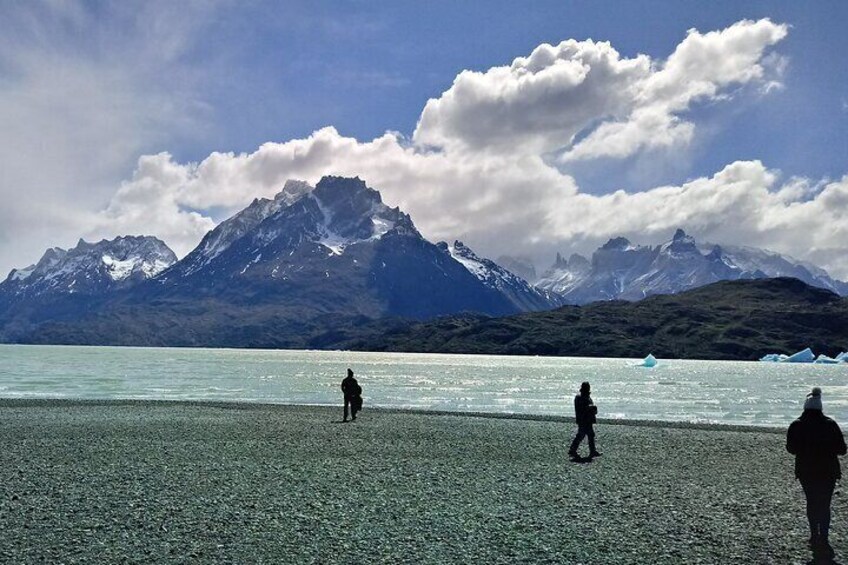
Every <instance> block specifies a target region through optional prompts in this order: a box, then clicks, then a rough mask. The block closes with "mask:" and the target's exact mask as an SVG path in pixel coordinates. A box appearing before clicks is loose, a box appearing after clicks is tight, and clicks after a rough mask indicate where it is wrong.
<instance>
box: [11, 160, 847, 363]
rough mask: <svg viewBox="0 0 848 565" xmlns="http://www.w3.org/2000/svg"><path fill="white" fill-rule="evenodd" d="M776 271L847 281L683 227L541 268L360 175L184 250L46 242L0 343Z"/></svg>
mask: <svg viewBox="0 0 848 565" xmlns="http://www.w3.org/2000/svg"><path fill="white" fill-rule="evenodd" d="M509 267H512V269H510V268H509ZM775 276H792V277H795V278H797V279H800V280H802V281H804V282H805V283H808V284H810V285H813V286H818V287H821V288H825V289H828V290H831V291H834V292H837V293H842V294H845V293H846V292H848V285H846V284H845V283H842V282H840V281H836V280H834V279H832V278H831V277H829V276H828V274H827V273H826V272H824V271H823V270H821V269H818V268H816V267H814V266H812V265H807V264H804V263H800V262H798V261H794V260H792V259H789V258H786V257H784V256H781V255H778V254H774V253H770V252H766V251H762V250H759V249H753V248H742V247H719V246H712V245H708V244H698V243H697V242H695V240H694V239H693V238H691V237H690V236H688V235H687V234H685V233H684V232H683V231H682V230H678V232H677V233H676V234H675V235H674V237H673V238H672V240H671V241H669V242H666V243H664V244H662V245H659V246H636V245H633V244H632V243H631V242H630V241H628V240H627V239H624V238H614V239H611V240H610V241H609V242H607V243H606V244H605V245H603V246H602V247H601V248H599V249H598V250H597V251H595V253H594V254H593V255H592V258H591V260H589V259H586V258H584V257H582V256H580V255H572V256H571V257H570V258H569V259H568V260H565V259H564V258H563V257H562V256H560V255H557V259H556V261H555V263H554V265H552V267H551V268H550V269H548V270H546V271H545V272H544V273H543V274H542V276H541V277H536V275H535V269H534V267H533V265H532V264H531V263H529V262H526V261H522V260H519V259H512V258H509V257H500V258H498V262H495V261H492V260H490V259H487V258H484V257H481V256H479V255H477V254H476V253H475V252H474V251H473V250H472V249H471V248H469V247H468V246H466V245H465V244H463V243H462V242H461V241H453V242H452V243H449V242H437V243H432V242H430V241H428V240H427V239H425V238H424V237H423V236H422V235H421V234H420V232H419V231H418V229H417V228H416V227H415V224H414V223H413V221H412V219H411V218H410V217H409V215H407V214H406V213H404V212H403V211H401V210H400V209H398V208H392V207H389V206H387V205H386V204H384V203H383V202H382V199H381V197H380V194H379V192H377V191H376V190H373V189H371V188H369V187H368V186H366V184H365V182H363V181H362V180H360V179H359V178H344V177H332V176H329V177H324V178H322V179H321V180H320V181H319V182H318V183H317V184H316V185H315V186H314V187H313V186H311V185H309V184H307V183H305V182H301V181H288V182H287V183H286V184H285V186H284V187H283V189H282V190H281V191H280V192H279V194H277V195H276V196H275V197H274V198H270V199H268V198H262V199H255V200H254V201H253V202H251V204H250V205H248V206H247V207H246V208H245V209H243V210H241V211H240V212H238V213H237V214H235V215H233V216H232V217H230V218H228V219H226V220H224V221H223V222H221V223H220V224H219V225H218V226H217V227H216V228H215V229H213V230H212V231H210V232H209V233H208V234H207V235H206V236H205V237H204V238H203V240H202V241H201V242H200V244H199V245H198V246H197V247H196V248H195V249H194V250H193V251H191V252H190V253H189V254H188V255H186V256H185V257H184V258H182V259H181V260H177V257H176V256H175V254H174V253H173V252H172V251H171V250H170V249H168V247H167V245H165V244H164V243H163V242H162V241H160V240H158V239H156V238H154V237H141V236H140V237H118V238H116V239H114V240H111V241H106V240H104V241H100V242H98V243H87V242H85V241H83V240H80V242H79V243H78V244H77V246H76V247H74V248H72V249H69V250H64V249H60V248H52V249H49V250H47V251H46V252H45V254H44V256H43V257H42V258H41V260H39V261H38V262H37V263H36V264H34V265H31V266H29V267H26V268H24V269H14V270H12V272H11V273H10V274H9V276H8V277H7V278H6V279H5V280H4V281H3V282H2V283H0V342H13V343H18V342H20V343H69V344H111V345H150V346H152V345H163V346H208V347H266V348H278V347H284V348H326V347H340V346H344V345H343V344H347V343H353V342H354V341H356V340H357V339H359V340H360V341H361V339H362V338H363V336H364V335H366V334H368V335H371V333H373V331H375V328H376V329H379V330H380V331H385V332H389V333H390V332H392V331H401V332H402V331H405V328H408V327H409V324H410V323H418V322H423V321H427V320H432V319H434V318H439V317H444V316H455V315H461V316H471V317H474V316H485V317H502V316H509V315H515V314H521V313H525V312H538V311H548V310H551V309H553V308H557V307H559V306H562V305H564V304H586V303H589V302H595V301H609V300H619V299H621V300H640V299H642V298H645V297H646V296H650V295H655V294H673V293H677V292H681V291H684V290H686V289H691V288H695V287H699V286H702V285H707V284H710V283H713V282H716V281H721V280H736V279H761V278H767V277H775ZM531 283H534V284H531ZM369 332H371V333H369ZM389 337H390V336H388V337H387V339H388V338H389Z"/></svg>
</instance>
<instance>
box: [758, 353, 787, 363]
mask: <svg viewBox="0 0 848 565" xmlns="http://www.w3.org/2000/svg"><path fill="white" fill-rule="evenodd" d="M787 358H788V356H787V355H784V354H783V353H769V354H768V355H763V356H762V357H760V361H763V362H765V363H780V362H781V361H783V360H784V359H787Z"/></svg>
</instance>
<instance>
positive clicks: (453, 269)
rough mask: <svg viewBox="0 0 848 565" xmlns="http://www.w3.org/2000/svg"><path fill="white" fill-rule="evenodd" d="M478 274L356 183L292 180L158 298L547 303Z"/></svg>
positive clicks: (316, 307)
mask: <svg viewBox="0 0 848 565" xmlns="http://www.w3.org/2000/svg"><path fill="white" fill-rule="evenodd" d="M468 252H469V253H470V250H468ZM472 255H473V253H472ZM463 257H465V255H463ZM475 261H477V262H479V264H480V265H484V263H483V260H480V259H479V258H476V259H475ZM486 261H487V260H486ZM483 268H485V269H488V271H489V272H490V273H492V274H493V277H490V278H486V277H483V279H481V278H480V276H479V272H475V271H473V270H472V269H469V261H468V260H464V261H460V260H458V259H457V258H456V257H455V256H453V255H452V254H450V253H446V252H445V250H444V249H443V248H440V247H437V246H436V245H434V244H432V243H430V242H428V241H427V240H426V239H424V238H423V237H422V236H421V234H420V233H419V232H418V230H417V229H416V228H415V225H414V224H413V222H412V220H411V219H410V217H409V216H408V215H407V214H405V213H403V212H402V211H400V210H399V209H398V208H391V207H389V206H387V205H386V204H384V203H383V202H382V199H381V198H380V193H379V192H377V191H376V190H373V189H371V188H368V187H367V186H366V185H365V183H364V182H363V181H362V180H360V179H358V178H353V179H351V178H342V177H324V178H323V179H321V181H320V182H319V183H318V184H317V185H316V186H315V188H314V189H313V188H312V187H310V186H308V185H306V184H305V183H293V182H289V183H287V185H286V188H285V189H284V190H283V192H281V193H280V194H279V195H277V197H275V198H274V199H273V200H255V201H254V202H253V203H252V204H251V205H250V206H248V207H247V208H246V209H245V210H243V211H242V212H239V213H238V214H236V215H235V216H233V217H232V218H230V219H228V220H226V221H224V222H222V223H221V224H220V225H219V226H218V227H217V228H215V229H214V230H213V231H212V232H210V233H209V234H208V235H207V236H206V237H205V238H204V239H203V241H202V242H201V243H200V245H198V247H197V248H196V249H195V250H194V251H192V252H191V253H190V254H189V255H188V256H186V257H185V258H184V259H183V260H182V261H180V262H179V263H177V264H176V265H174V266H173V267H172V268H171V269H169V270H168V271H167V272H165V273H163V275H162V276H161V277H159V279H158V280H159V282H160V284H159V285H158V286H159V287H160V288H159V290H157V291H156V294H157V296H160V297H164V296H171V295H179V296H182V297H187V296H192V297H199V296H204V297H217V298H220V299H224V300H227V301H228V302H233V301H236V302H240V301H243V300H245V299H247V297H249V299H250V300H251V301H253V303H270V302H273V303H283V304H290V305H296V306H298V307H300V308H302V309H305V310H309V311H311V312H313V313H330V312H343V313H345V314H350V315H365V316H368V317H381V316H404V317H413V318H428V317H432V316H437V315H442V314H450V313H456V312H460V311H465V310H468V311H476V312H482V313H487V314H505V313H512V312H519V311H523V310H526V309H540V308H544V307H550V306H551V305H552V304H551V303H550V302H547V301H545V300H544V295H543V294H541V293H540V292H538V291H536V290H534V289H532V288H531V287H530V286H529V285H527V284H526V283H525V284H523V286H522V284H521V283H519V281H520V279H518V278H517V277H514V276H513V277H512V278H513V280H510V279H509V274H508V273H507V272H506V271H505V270H503V269H500V268H499V267H497V266H496V265H494V263H491V262H488V263H486V264H485V265H484V267H483ZM495 273H497V275H495Z"/></svg>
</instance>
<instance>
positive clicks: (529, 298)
mask: <svg viewBox="0 0 848 565" xmlns="http://www.w3.org/2000/svg"><path fill="white" fill-rule="evenodd" d="M436 246H437V247H438V248H439V249H441V250H442V251H444V252H446V253H448V254H449V255H450V256H451V257H452V258H453V259H454V260H455V261H457V262H459V263H460V264H461V265H462V266H463V267H465V268H466V269H467V270H468V272H469V273H471V274H472V275H474V276H475V277H476V278H477V279H478V280H480V281H481V282H482V283H483V284H485V285H486V286H487V287H489V288H491V289H493V290H495V291H497V292H500V293H502V294H503V295H505V296H507V297H508V298H509V300H510V301H511V302H512V303H513V304H514V305H515V306H516V308H517V309H518V310H545V309H548V308H551V307H553V306H558V305H559V304H560V301H559V300H558V297H556V296H551V295H550V294H548V293H546V292H543V291H539V290H537V289H535V288H534V287H532V286H531V285H530V284H529V283H528V282H527V281H526V280H524V279H523V278H522V277H520V276H518V275H516V274H514V273H512V272H510V271H509V270H508V269H505V268H504V267H502V266H500V265H498V264H497V263H495V262H494V261H492V260H491V259H486V258H485V257H480V256H478V255H477V254H476V253H475V252H474V251H473V250H472V249H471V248H470V247H468V246H467V245H465V244H464V243H463V242H462V241H460V240H458V239H457V240H454V242H453V244H451V245H449V244H447V243H445V242H444V241H440V242H439V243H437V244H436Z"/></svg>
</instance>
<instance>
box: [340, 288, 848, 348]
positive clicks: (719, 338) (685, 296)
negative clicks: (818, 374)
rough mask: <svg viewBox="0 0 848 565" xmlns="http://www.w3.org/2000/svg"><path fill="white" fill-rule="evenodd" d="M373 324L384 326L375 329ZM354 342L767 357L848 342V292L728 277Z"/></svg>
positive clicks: (445, 322) (352, 343)
mask: <svg viewBox="0 0 848 565" xmlns="http://www.w3.org/2000/svg"><path fill="white" fill-rule="evenodd" d="M372 330H373V331H377V330H376V329H374V328H372ZM340 345H344V346H346V347H349V348H353V349H365V350H380V351H420V352H445V353H489V354H520V355H577V356H597V357H643V356H645V355H647V354H648V353H651V352H652V353H654V355H656V356H657V357H667V358H689V359H758V358H759V357H760V356H762V355H763V354H764V353H767V352H772V351H782V352H787V353H791V352H794V351H797V350H800V349H803V348H804V347H808V346H809V347H812V348H813V350H814V351H815V352H816V353H827V354H831V355H834V354H836V353H838V352H839V351H844V350H846V349H848V299H845V298H840V297H839V296H838V295H836V294H834V293H832V292H830V291H827V290H823V289H819V288H814V287H811V286H809V285H807V284H805V283H803V282H801V281H799V280H797V279H789V278H777V279H761V280H740V281H722V282H718V283H714V284H711V285H707V286H704V287H700V288H697V289H694V290H691V291H687V292H683V293H680V294H676V295H661V296H654V297H650V298H646V299H645V300H642V301H639V302H624V301H611V302H596V303H593V304H589V305H586V306H582V307H580V306H566V307H563V308H559V309H557V310H552V311H547V312H536V313H527V314H520V315H517V316H509V317H505V318H487V317H484V316H479V315H466V316H454V317H448V318H442V319H439V320H434V321H432V322H428V323H420V324H410V325H407V326H405V327H402V328H399V327H397V326H395V327H393V328H391V331H387V332H384V333H383V334H381V335H372V336H369V337H362V338H358V339H353V338H352V339H349V340H348V341H347V342H346V343H344V344H340Z"/></svg>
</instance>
